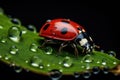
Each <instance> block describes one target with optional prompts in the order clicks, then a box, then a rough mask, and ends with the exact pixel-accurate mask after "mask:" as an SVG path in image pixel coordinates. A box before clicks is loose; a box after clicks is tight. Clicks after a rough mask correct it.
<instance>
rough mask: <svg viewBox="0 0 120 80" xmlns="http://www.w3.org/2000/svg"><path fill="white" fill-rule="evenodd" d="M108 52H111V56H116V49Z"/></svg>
mask: <svg viewBox="0 0 120 80" xmlns="http://www.w3.org/2000/svg"><path fill="white" fill-rule="evenodd" d="M108 54H109V55H110V56H113V57H116V53H115V51H108Z"/></svg>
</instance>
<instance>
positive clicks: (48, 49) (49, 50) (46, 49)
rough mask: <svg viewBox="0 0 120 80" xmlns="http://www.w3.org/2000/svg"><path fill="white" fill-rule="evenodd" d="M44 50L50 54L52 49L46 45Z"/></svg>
mask: <svg viewBox="0 0 120 80" xmlns="http://www.w3.org/2000/svg"><path fill="white" fill-rule="evenodd" d="M44 51H45V54H52V52H53V49H52V48H51V47H49V46H48V47H45V49H44Z"/></svg>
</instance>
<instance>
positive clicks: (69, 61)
mask: <svg viewBox="0 0 120 80" xmlns="http://www.w3.org/2000/svg"><path fill="white" fill-rule="evenodd" d="M62 65H63V66H64V67H67V68H69V67H71V66H72V65H73V61H72V59H71V58H70V57H68V56H67V57H65V58H64V59H63V62H62Z"/></svg>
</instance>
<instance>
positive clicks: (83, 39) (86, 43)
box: [75, 32, 93, 53]
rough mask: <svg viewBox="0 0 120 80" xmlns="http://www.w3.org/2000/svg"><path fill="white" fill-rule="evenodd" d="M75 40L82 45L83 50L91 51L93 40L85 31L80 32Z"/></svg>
mask: <svg viewBox="0 0 120 80" xmlns="http://www.w3.org/2000/svg"><path fill="white" fill-rule="evenodd" d="M75 42H76V43H77V44H79V45H80V46H81V47H83V49H84V52H85V53H86V52H91V51H92V49H93V41H92V39H91V37H89V36H88V35H87V34H86V32H81V33H79V34H78V36H77V37H76V39H75Z"/></svg>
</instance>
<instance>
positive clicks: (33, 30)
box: [27, 24, 37, 33]
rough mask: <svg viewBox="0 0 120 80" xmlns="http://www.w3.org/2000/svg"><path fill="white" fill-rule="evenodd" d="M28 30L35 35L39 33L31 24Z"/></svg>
mask: <svg viewBox="0 0 120 80" xmlns="http://www.w3.org/2000/svg"><path fill="white" fill-rule="evenodd" d="M27 28H28V30H30V31H32V32H33V33H36V32H37V30H36V27H35V26H34V25H31V24H30V25H28V26H27Z"/></svg>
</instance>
